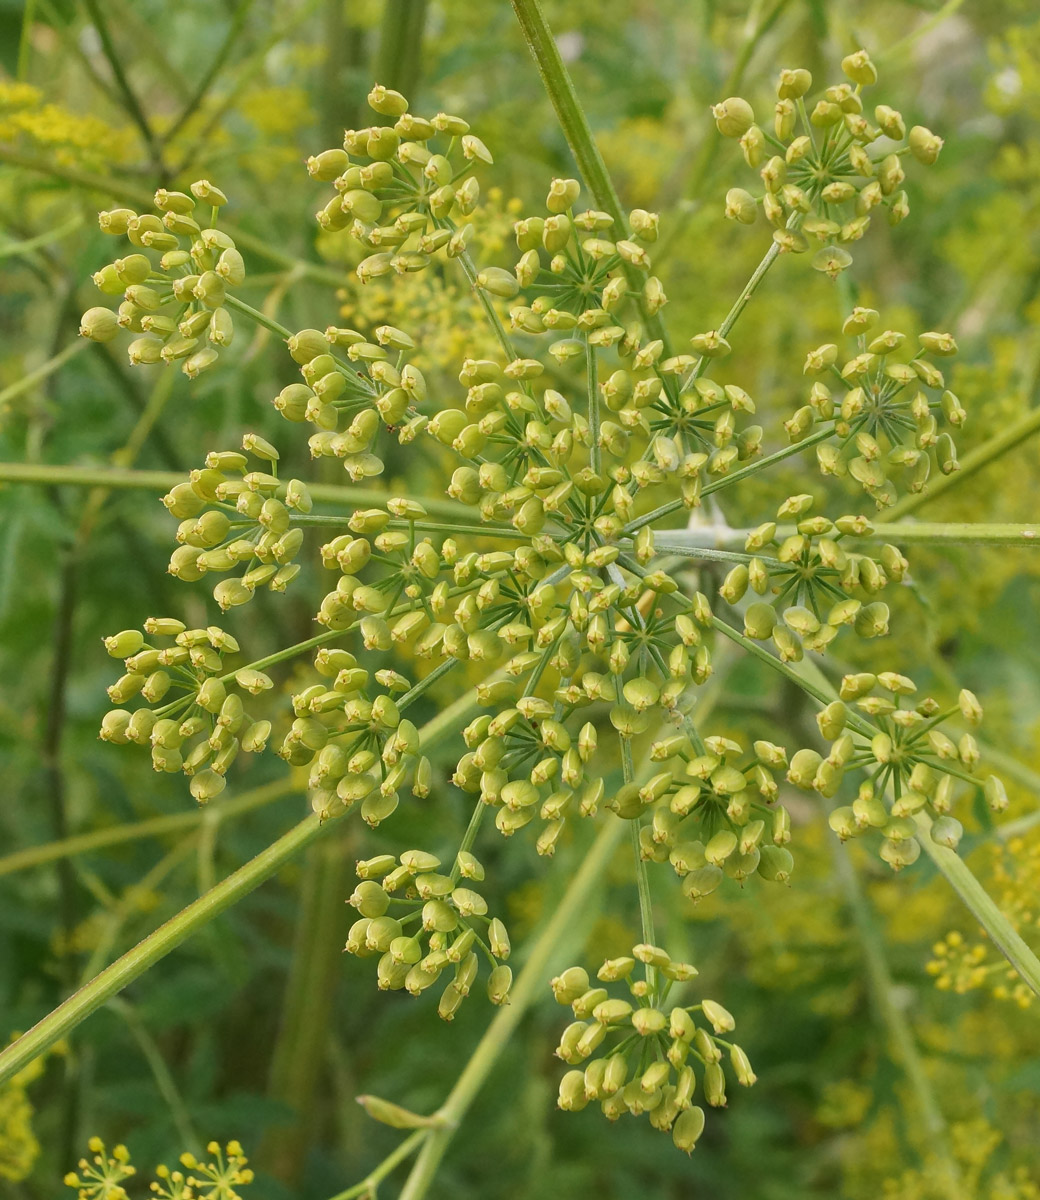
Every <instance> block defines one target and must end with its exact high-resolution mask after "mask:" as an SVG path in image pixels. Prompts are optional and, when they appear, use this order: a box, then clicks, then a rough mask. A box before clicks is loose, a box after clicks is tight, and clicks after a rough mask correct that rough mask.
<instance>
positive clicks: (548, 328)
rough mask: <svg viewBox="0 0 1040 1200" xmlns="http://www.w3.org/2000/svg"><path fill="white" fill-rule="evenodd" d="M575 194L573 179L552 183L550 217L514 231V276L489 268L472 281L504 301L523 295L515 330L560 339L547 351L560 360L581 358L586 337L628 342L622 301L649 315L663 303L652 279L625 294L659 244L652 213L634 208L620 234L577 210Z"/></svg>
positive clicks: (526, 220)
mask: <svg viewBox="0 0 1040 1200" xmlns="http://www.w3.org/2000/svg"><path fill="white" fill-rule="evenodd" d="M580 195H581V185H580V184H579V183H578V181H577V180H576V179H554V180H553V181H552V183H551V184H550V185H549V194H548V196H547V197H546V201H545V206H546V210H547V213H548V215H547V216H542V215H540V214H537V215H534V216H527V217H523V218H521V219H520V220H518V221H517V222H516V224H515V226H514V232H515V235H516V245H517V249H518V250H519V251H520V252H521V253H520V259H519V260H518V262H517V263H516V266H515V268H514V270H513V272H512V273H510V272H508V271H500V270H496V269H495V268H488V269H486V270H485V271H483V272H481V274H480V275H478V276H477V284H478V286H483V287H484V288H485V290H487V291H490V292H491V293H492V294H493V295H497V296H501V297H503V298H504V299H507V300H511V299H513V298H514V297H515V296H517V295H518V293H519V292H521V291H523V292H525V293H526V296H525V298H524V302H523V303H522V304H518V305H516V306H514V307H513V308H512V309H510V313H509V317H510V323H511V325H512V328H513V329H515V330H517V331H518V332H521V333H530V334H534V333H545V332H550V333H554V334H557V335H563V336H562V339H561V340H560V341H558V342H556V343H555V344H554V345H553V346H552V347H551V348H550V353H551V354H552V355H553V357H554V358H556V359H557V361H566V359H567V358H568V357H571V356H574V357H577V356H579V355H580V354H581V353H582V341H583V340H584V339H588V341H589V342H590V344H591V345H593V346H598V347H610V346H620V344H621V343H623V342H624V341H625V340H626V338H630V337H631V336H632V334H633V332H634V330H630V329H629V328H627V327H626V326H625V325H623V324H621V323H620V315H621V312H622V310H623V308H624V307H625V305H626V304H630V303H631V302H632V301H634V300H638V301H639V302H640V303H641V305H642V309H643V311H644V312H645V313H647V314H648V315H651V316H652V315H654V314H656V313H658V312H660V310H661V309H662V308H663V307H664V306H665V304H666V303H667V302H668V298H667V296H666V295H665V293H664V288H663V286H662V285H661V281H660V280H659V279H658V278H657V277H656V276H653V275H651V276H648V277H647V278H645V279H644V280H643V282H642V284H641V285H640V289H639V290H638V291H636V292H634V293H632V292H630V291H629V288H630V283H629V276H630V274H631V272H632V268H636V270H637V271H638V272H639V273H645V272H648V271H649V270H650V266H651V263H650V253H649V250H648V247H649V246H651V245H653V243H654V242H656V241H657V236H658V216H657V213H652V212H647V211H646V210H645V209H642V208H637V209H633V210H632V212H630V213H629V214H628V227H627V228H625V229H618V228H616V222H615V220H614V218H613V217H612V216H611V215H610V214H609V213H605V212H599V211H597V210H595V209H586V210H584V211H582V212H575V211H574V205H575V204H576V203H577V201H578V198H579V196H580ZM482 277H483V278H484V280H485V282H484V283H482V282H481V279H482ZM637 282H638V276H637ZM568 334H569V335H570V336H569V337H568V336H567V335H568Z"/></svg>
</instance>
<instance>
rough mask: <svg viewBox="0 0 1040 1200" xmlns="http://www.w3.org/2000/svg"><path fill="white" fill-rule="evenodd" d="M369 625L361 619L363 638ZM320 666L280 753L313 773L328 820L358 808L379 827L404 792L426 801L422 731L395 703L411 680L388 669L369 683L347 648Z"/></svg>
mask: <svg viewBox="0 0 1040 1200" xmlns="http://www.w3.org/2000/svg"><path fill="white" fill-rule="evenodd" d="M368 620H369V618H361V626H362V634H363V636H364V635H365V632H366V630H365V623H366V622H367V621H368ZM369 632H370V631H369ZM314 665H315V668H316V670H317V672H318V675H319V676H320V677H321V681H320V682H318V683H314V684H311V685H310V686H309V687H306V688H304V689H303V691H301V692H298V693H297V694H296V695H294V696H293V698H292V708H293V716H294V720H293V723H292V725H291V727H290V728H289V730H288V732H287V733H286V735H285V738H284V740H283V741H282V744H281V746H280V748H279V750H278V753H279V754H280V755H281V756H282V758H284V759H285V760H286V761H287V762H289V763H291V764H292V765H293V766H301V767H302V766H309V767H310V774H309V777H308V781H307V782H308V787H309V788H310V797H311V807H312V808H313V809H314V811H315V812H316V813H318V814H319V815H320V816H321V817H322V819H326V818H328V817H332V816H338V815H340V814H341V813H344V812H347V811H349V810H350V809H352V808H354V807H355V806H357V807H358V811H359V812H360V814H361V818H362V820H363V821H365V823H366V824H368V825H370V826H372V827H373V828H374V827H375V826H376V825H378V824H379V823H380V821H384V820H385V819H386V818H387V817H389V816H390V815H391V813H393V812H394V811H395V810H396V809H397V806H398V803H399V800H400V795H399V793H400V791H401V790H402V789H403V788H404V787H405V786H410V789H411V793H412V795H413V796H416V797H419V798H420V799H422V798H424V797H426V796H428V795H429V792H430V784H431V775H432V772H431V767H430V761H429V759H428V758H426V757H425V755H423V754H422V753H421V752H420V745H419V732H418V730H417V729H416V727H415V725H414V724H413V723H412V722H411V721H409V720H408V719H407V718H405V717H402V716H401V711H400V708H399V707H398V703H397V701H396V700H395V699H394V697H395V696H397V697H398V699H400V695H401V693H402V692H405V691H406V690H407V689H408V681H407V680H406V679H405V678H404V676H402V675H399V674H398V673H397V672H396V671H393V670H389V669H387V668H384V669H381V670H378V671H376V672H375V675H374V677H373V678H372V679H370V677H369V672H368V670H366V669H365V668H364V667H362V666H361V665H360V663H359V662H358V660H357V658H356V657H355V656H354V655H353V654H351V653H350V651H348V650H344V649H341V648H336V649H332V648H328V647H322V649H320V650H319V651H318V652H317V654H316V655H315V659H314ZM373 685H375V686H373Z"/></svg>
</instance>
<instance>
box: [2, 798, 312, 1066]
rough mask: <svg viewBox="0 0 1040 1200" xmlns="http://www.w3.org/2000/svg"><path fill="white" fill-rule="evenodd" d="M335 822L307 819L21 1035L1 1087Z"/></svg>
mask: <svg viewBox="0 0 1040 1200" xmlns="http://www.w3.org/2000/svg"><path fill="white" fill-rule="evenodd" d="M331 824H332V822H325V823H324V824H323V823H322V822H321V821H320V820H319V819H318V817H317V816H313V815H312V816H309V817H305V818H304V819H303V820H302V821H301V822H300V823H299V824H298V825H296V826H294V827H293V828H292V829H290V830H289V832H288V833H285V834H283V835H282V836H281V837H280V838H279V839H278V840H277V841H276V842H273V843H272V844H271V845H270V846H268V847H267V849H266V850H263V851H261V852H260V853H259V854H258V855H257V856H256V857H255V858H254V859H252V860H250V861H249V862H248V863H246V864H245V866H243V867H240V868H239V869H238V870H237V871H235V872H233V873H232V874H231V875H229V876H228V877H227V878H226V879H224V880H222V881H221V882H220V883H218V884H217V886H216V887H214V888H211V889H210V891H208V892H206V894H205V895H203V896H200V897H199V898H198V900H196V901H195V902H194V903H193V904H189V905H188V907H187V908H185V909H182V910H181V912H179V913H178V914H177V915H176V916H175V917H172V918H171V919H170V920H169V921H167V922H166V924H165V925H161V926H160V927H159V928H158V929H157V930H155V932H154V933H151V934H149V936H148V937H146V938H145V939H144V940H143V941H141V942H139V943H138V944H137V945H136V946H134V948H133V949H132V950H128V951H127V952H126V954H124V955H123V956H122V958H119V959H117V960H116V961H115V962H114V963H112V964H111V966H109V967H106V968H105V970H103V971H102V972H101V973H100V974H99V975H96V976H95V977H94V978H93V979H92V980H90V982H89V983H87V984H84V986H83V987H81V988H80V989H79V990H78V991H77V992H75V993H73V995H71V996H70V997H69V998H68V999H67V1000H66V1001H64V1003H62V1004H59V1005H58V1007H57V1008H56V1009H54V1011H53V1012H50V1013H48V1014H47V1016H45V1017H44V1018H43V1020H41V1021H39V1022H37V1024H36V1025H34V1026H33V1027H32V1029H30V1030H29V1031H28V1033H24V1034H22V1036H21V1037H20V1038H18V1040H17V1041H16V1042H13V1043H12V1044H11V1045H10V1046H8V1047H7V1048H6V1049H5V1050H2V1051H0V1084H4V1083H6V1082H7V1080H8V1079H10V1078H11V1077H12V1076H13V1075H15V1074H16V1073H17V1072H18V1071H20V1070H21V1069H22V1068H23V1067H24V1066H27V1065H28V1064H29V1063H31V1062H32V1061H33V1059H34V1058H38V1057H39V1056H40V1055H41V1054H42V1053H43V1052H44V1051H45V1050H48V1049H49V1048H50V1047H51V1046H53V1045H54V1044H55V1042H58V1041H60V1040H61V1039H62V1038H63V1037H64V1036H65V1035H66V1034H67V1033H69V1032H71V1030H73V1029H75V1028H76V1026H77V1025H79V1024H80V1022H82V1021H84V1020H85V1019H86V1018H87V1017H89V1016H90V1014H91V1013H93V1012H96V1011H97V1009H99V1008H100V1007H101V1006H102V1005H103V1004H104V1003H106V1001H108V1000H110V999H111V998H112V997H113V996H115V995H117V994H118V993H119V992H121V991H122V990H123V989H124V988H125V987H127V986H128V985H129V984H131V983H133V981H134V980H135V979H137V978H138V977H139V976H141V975H143V974H144V972H145V971H147V970H148V969H149V967H152V966H154V965H155V964H156V963H157V962H159V961H160V959H163V958H165V957H166V955H167V954H169V953H170V951H171V950H175V949H176V948H177V947H178V946H179V945H180V944H181V942H183V941H184V940H185V939H186V938H188V937H190V936H191V935H192V934H193V933H195V932H196V930H198V929H201V928H202V927H203V926H205V925H207V924H208V923H209V922H210V921H212V920H213V919H214V918H215V917H217V916H219V915H220V914H221V913H222V912H223V911H224V910H225V909H226V908H230V906H231V905H232V904H234V903H235V902H236V901H238V900H241V899H242V897H243V896H247V895H249V893H250V892H252V891H254V890H255V889H256V888H257V887H259V886H260V884H262V883H263V882H265V880H267V879H270V877H271V876H272V875H274V874H275V873H276V872H277V871H278V870H279V869H280V868H281V867H283V866H284V865H285V864H286V863H287V862H289V861H290V859H292V858H294V857H295V856H296V855H297V854H299V852H300V851H301V850H303V849H304V847H306V846H309V845H310V843H311V842H313V841H314V840H315V839H316V838H318V837H320V836H321V834H322V833H324V832H325V831H326V830H327V829H328V828H329V827H330V826H331Z"/></svg>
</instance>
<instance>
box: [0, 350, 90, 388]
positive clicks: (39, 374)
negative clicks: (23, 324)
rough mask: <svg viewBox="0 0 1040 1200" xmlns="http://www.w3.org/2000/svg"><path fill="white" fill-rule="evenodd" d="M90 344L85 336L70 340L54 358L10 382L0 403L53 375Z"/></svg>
mask: <svg viewBox="0 0 1040 1200" xmlns="http://www.w3.org/2000/svg"><path fill="white" fill-rule="evenodd" d="M89 345H90V342H88V341H87V340H86V339H85V338H84V339H81V340H80V341H77V342H70V343H69V344H68V345H67V346H66V347H65V349H64V350H60V351H59V352H58V353H57V354H55V355H54V356H53V357H52V358H48V359H47V361H46V362H45V363H41V364H40V366H38V367H37V368H36V370H35V371H30V372H29V374H28V375H23V376H22V377H21V379H16V380H15V381H14V383H9V384H8V385H7V387H5V388H4V389H3V390H2V391H0V405H4V404H6V403H7V402H8V401H9V400H13V399H14V398H15V397H16V396H20V395H21V394H22V393H23V392H27V391H28V390H29V389H30V388H31V387H32V386H33V385H34V384H37V383H39V382H40V381H41V380H42V379H46V378H47V376H48V375H53V374H54V372H55V371H57V370H59V369H60V368H61V367H63V366H64V365H65V363H67V362H68V361H69V359H70V358H75V356H76V355H77V354H79V353H80V351H82V350H86V349H87V347H88V346H89Z"/></svg>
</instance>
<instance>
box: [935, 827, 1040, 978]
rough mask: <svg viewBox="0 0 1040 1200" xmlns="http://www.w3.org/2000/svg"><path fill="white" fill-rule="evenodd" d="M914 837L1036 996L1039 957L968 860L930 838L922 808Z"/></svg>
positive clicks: (1039, 974)
mask: <svg viewBox="0 0 1040 1200" xmlns="http://www.w3.org/2000/svg"><path fill="white" fill-rule="evenodd" d="M914 823H915V824H916V825H917V830H918V836H917V840H918V841H919V842H920V843H921V849H922V850H923V851H924V852H925V854H927V855H928V857H929V858H930V859H931V860H932V862H933V863H934V864H935V865H936V867H938V869H939V870H940V871H941V872H942V874H943V876H944V877H945V879H946V882H947V883H948V884H949V885H950V886H951V887H952V888H953V890H954V891H955V892H956V893H957V895H958V896H959V897H960V898H961V901H962V902H963V903H964V905H965V907H966V908H967V909H968V911H969V912H970V913H971V914H972V916H973V917H974V918H975V920H976V921H978V923H979V924H980V925H981V926H982V928H983V929H985V931H986V933H987V934H988V936H989V939H990V941H991V942H992V943H993V945H994V946H996V948H997V949H998V950H999V951H1000V953H1001V954H1003V956H1004V957H1005V958H1006V959H1007V960H1008V962H1009V963H1010V964H1011V966H1012V967H1013V968H1014V970H1015V971H1016V973H1017V974H1018V975H1019V977H1020V978H1021V979H1022V980H1023V982H1024V983H1026V984H1028V986H1029V987H1030V988H1032V990H1033V991H1034V992H1035V993H1036V995H1038V996H1040V961H1038V960H1037V957H1036V955H1035V954H1034V953H1033V951H1032V950H1031V949H1030V948H1029V946H1027V945H1026V943H1025V941H1024V940H1023V939H1022V937H1021V935H1020V934H1019V932H1018V931H1017V930H1016V929H1015V927H1014V926H1013V925H1012V924H1011V922H1010V921H1009V920H1008V919H1007V917H1005V916H1004V914H1003V913H1002V912H1001V911H1000V909H999V908H997V906H996V904H995V903H994V902H993V899H992V898H991V897H990V895H989V894H988V893H987V892H986V890H985V888H984V887H983V886H982V884H981V883H979V881H978V880H977V879H976V878H975V876H974V875H973V874H972V871H971V868H970V867H969V866H968V864H967V863H966V862H965V861H964V860H963V859H962V858H960V857H959V856H958V855H957V854H956V853H955V852H954V851H953V850H950V849H949V848H948V847H947V846H940V845H939V844H938V843H937V842H933V841H932V837H931V829H932V818H931V817H930V816H929V815H928V814H927V813H926V812H919V813H916V814H915V816H914Z"/></svg>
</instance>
